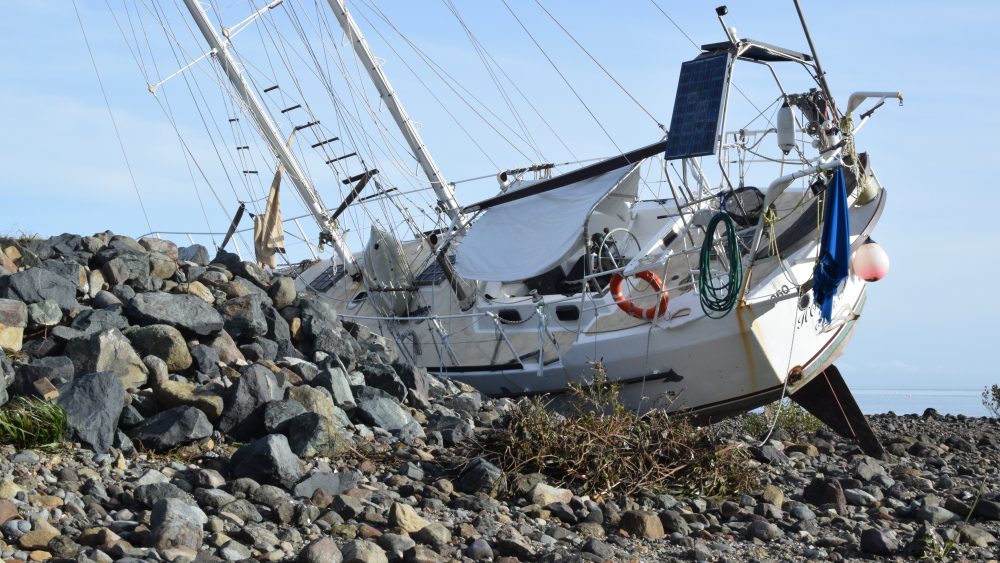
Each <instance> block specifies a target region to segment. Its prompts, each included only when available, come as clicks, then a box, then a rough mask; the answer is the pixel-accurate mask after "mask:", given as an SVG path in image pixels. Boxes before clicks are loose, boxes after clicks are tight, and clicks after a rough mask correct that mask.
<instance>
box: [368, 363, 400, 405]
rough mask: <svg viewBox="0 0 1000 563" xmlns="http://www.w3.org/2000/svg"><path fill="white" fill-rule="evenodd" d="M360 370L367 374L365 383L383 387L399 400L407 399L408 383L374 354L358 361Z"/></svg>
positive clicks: (382, 388) (379, 387) (370, 385)
mask: <svg viewBox="0 0 1000 563" xmlns="http://www.w3.org/2000/svg"><path fill="white" fill-rule="evenodd" d="M358 371H360V372H361V373H363V374H364V376H365V385H367V386H369V387H375V388H377V389H381V390H383V391H385V392H386V393H388V394H390V395H392V396H393V397H394V398H395V399H396V400H398V401H399V402H401V403H402V402H404V401H406V396H407V392H406V385H405V384H404V383H403V380H402V379H400V378H399V376H398V375H396V370H394V369H392V367H391V366H388V365H386V364H383V363H380V362H378V361H376V359H375V358H374V357H372V356H368V357H367V358H366V359H364V360H362V361H360V362H358Z"/></svg>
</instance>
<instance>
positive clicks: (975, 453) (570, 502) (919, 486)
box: [0, 233, 1000, 563]
mask: <svg viewBox="0 0 1000 563" xmlns="http://www.w3.org/2000/svg"><path fill="white" fill-rule="evenodd" d="M0 347H2V348H3V349H4V352H5V356H4V357H3V358H2V359H0V389H3V391H2V392H0V402H4V403H6V402H7V401H8V400H11V399H12V398H14V397H35V398H37V399H42V400H45V401H49V402H53V403H55V404H57V405H59V406H60V407H61V408H62V410H63V411H65V413H66V422H67V427H68V432H69V434H68V438H69V440H70V443H68V444H63V445H56V446H53V447H47V448H35V449H30V448H17V447H15V446H13V445H4V446H2V447H0V535H2V542H0V557H2V558H3V559H4V560H6V561H77V562H92V561H94V562H111V561H122V562H139V561H150V562H153V561H199V562H209V561H282V562H301V563H321V562H323V563H326V562H340V561H347V562H368V563H376V562H387V561H413V562H424V561H427V562H431V561H605V560H611V561H618V560H623V561H624V560H633V561H663V560H672V559H680V560H704V561H751V560H796V561H804V560H832V561H841V560H855V559H873V558H874V559H886V560H895V559H900V560H910V559H915V558H922V557H926V558H940V559H951V558H957V559H961V558H965V559H968V560H991V559H996V558H997V557H998V552H1000V545H998V543H997V539H996V538H997V536H998V534H1000V423H998V421H997V420H995V419H985V418H967V417H962V416H957V417H956V416H939V415H937V414H936V413H933V412H928V413H925V414H924V416H895V415H892V414H887V415H881V416H875V417H871V422H872V426H873V428H874V429H875V431H876V433H877V434H878V435H879V436H880V438H881V439H882V441H883V443H884V444H885V446H886V449H887V450H888V452H889V454H888V456H887V459H885V460H875V459H872V458H869V457H867V456H865V455H863V454H861V453H860V450H859V449H858V448H857V446H856V445H854V444H853V443H850V442H848V441H845V440H843V439H841V438H839V437H836V436H834V435H832V434H830V433H828V432H824V431H822V430H821V431H818V432H815V433H810V434H809V435H806V436H803V437H801V438H799V439H795V440H793V439H791V437H790V436H787V435H783V433H782V432H781V431H780V430H779V431H778V432H777V433H775V434H774V435H773V436H772V437H771V440H770V441H768V442H767V443H766V444H764V445H760V444H759V443H758V441H759V439H760V437H758V436H748V435H746V434H745V433H746V427H745V426H744V425H743V424H741V421H740V420H739V419H735V420H730V421H726V422H724V423H721V424H718V425H716V426H715V427H714V428H713V432H714V433H715V434H716V435H717V436H718V439H719V440H721V441H727V442H731V443H734V444H742V445H743V446H744V447H746V448H747V449H748V451H750V452H751V453H752V457H751V458H749V460H748V462H747V463H750V464H753V465H755V466H757V467H758V469H759V472H760V475H761V479H760V484H759V486H756V487H754V488H753V490H748V491H745V493H744V494H736V495H732V496H730V497H726V498H711V497H699V496H694V497H692V496H682V495H680V494H676V495H670V494H664V493H662V492H658V493H653V492H649V493H648V494H639V495H634V496H633V497H631V498H620V497H616V498H588V497H585V496H580V495H579V492H578V491H573V490H570V489H564V488H559V487H557V486H553V482H552V480H551V479H547V478H545V477H543V476H541V475H537V474H528V475H503V474H502V472H501V471H500V470H499V469H498V468H497V467H496V466H494V465H493V464H491V463H490V462H488V461H486V460H485V459H481V458H477V457H475V456H474V455H472V456H470V455H469V453H468V452H469V451H470V448H467V447H463V446H467V445H468V444H470V443H474V441H475V439H476V437H477V436H478V435H481V434H482V432H483V431H485V430H486V429H489V428H491V427H493V426H494V425H497V424H501V423H502V421H503V420H504V417H505V416H507V415H508V413H510V411H511V403H510V401H507V400H502V399H501V400H489V399H486V398H484V397H482V396H480V395H479V394H478V393H477V392H475V390H473V389H471V388H468V387H466V386H462V385H459V384H457V383H455V382H452V381H449V380H447V379H439V378H436V377H434V376H431V375H429V374H427V372H426V371H425V370H422V369H419V368H415V367H413V366H410V365H407V364H406V363H405V362H403V361H401V360H400V357H399V355H398V354H397V353H396V351H395V350H394V347H393V345H392V343H391V342H389V341H387V340H385V339H383V338H382V337H380V336H378V335H375V334H372V333H371V332H369V331H368V330H367V329H365V328H364V327H361V326H358V325H355V324H353V323H350V322H345V321H343V320H341V319H339V318H338V317H337V313H336V311H335V309H334V308H333V307H332V306H331V305H330V303H328V302H326V301H325V300H324V299H323V298H322V297H320V296H318V295H315V294H313V293H311V292H309V291H308V290H306V289H302V290H301V291H297V288H296V286H295V283H294V280H292V279H290V278H287V277H280V276H274V277H272V276H270V275H268V274H267V273H266V272H264V271H262V270H261V269H260V268H258V267H257V266H255V265H254V264H252V263H248V262H242V261H241V260H240V259H239V258H238V257H237V256H235V255H232V254H226V253H223V254H221V255H219V256H217V257H215V258H214V259H210V257H209V255H208V253H207V251H206V250H205V249H204V248H203V247H200V246H197V245H195V246H190V247H186V248H178V247H177V246H175V245H174V244H173V243H169V242H167V241H162V240H155V239H154V240H149V239H144V240H139V241H136V240H133V239H130V238H128V237H122V236H115V235H112V234H111V233H101V234H98V235H95V236H91V237H81V236H76V235H61V236H58V237H53V238H51V239H47V240H33V239H31V240H10V239H3V240H0ZM14 400H17V399H14ZM0 418H2V417H0ZM472 450H473V451H474V448H472ZM501 484H504V485H506V486H503V487H501V486H500V485H501Z"/></svg>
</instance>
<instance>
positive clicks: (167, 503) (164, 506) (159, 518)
mask: <svg viewBox="0 0 1000 563" xmlns="http://www.w3.org/2000/svg"><path fill="white" fill-rule="evenodd" d="M207 523H208V516H206V515H205V513H204V512H202V510H201V509H200V508H198V507H197V506H194V505H191V504H188V503H186V502H184V501H183V500H180V499H177V498H165V499H161V500H160V501H159V502H157V503H156V505H155V506H153V512H152V514H151V515H150V524H149V535H150V540H151V541H152V546H153V547H155V548H157V549H170V548H174V547H186V548H189V549H193V550H195V551H196V552H197V551H200V550H201V542H202V541H203V540H204V537H205V532H204V530H203V527H204V525H205V524H207Z"/></svg>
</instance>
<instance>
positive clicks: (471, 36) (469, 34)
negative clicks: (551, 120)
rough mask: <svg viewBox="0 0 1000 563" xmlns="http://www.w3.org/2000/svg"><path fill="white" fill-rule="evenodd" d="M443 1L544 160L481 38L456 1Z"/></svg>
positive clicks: (529, 142) (505, 102) (531, 143)
mask: <svg viewBox="0 0 1000 563" xmlns="http://www.w3.org/2000/svg"><path fill="white" fill-rule="evenodd" d="M442 3H443V4H444V5H445V7H446V8H448V10H449V11H450V12H451V14H452V15H453V16H455V19H456V20H458V23H459V25H461V27H462V30H463V31H465V35H466V37H467V38H468V39H469V43H471V44H472V48H473V49H475V51H476V54H477V55H478V56H479V60H480V62H482V63H483V68H485V69H486V72H487V74H489V76H490V80H492V81H493V84H494V86H496V88H497V92H499V93H500V97H501V98H503V101H504V104H505V105H506V106H507V110H508V111H510V114H511V116H513V117H514V121H516V122H517V124H518V126H519V127H520V128H521V132H523V133H524V137H525V139H526V140H527V141H528V144H529V145H530V146H531V148H532V149H534V151H535V153H536V154H537V155H538V158H539V159H541V160H543V161H544V160H545V157H544V156H543V155H542V151H541V149H539V147H538V143H537V142H535V139H534V137H532V136H531V132H530V131H529V130H528V126H527V124H526V123H525V121H524V119H523V118H522V117H521V114H520V113H519V112H518V111H517V110H516V109H515V108H514V104H513V102H512V101H511V99H510V96H509V95H508V94H507V89H506V88H504V86H503V84H502V83H501V82H500V80H499V78H498V77H497V74H496V72H494V70H493V67H491V66H490V64H489V62H488V61H487V59H486V56H485V50H486V49H485V48H484V47H483V45H482V44H481V43H480V42H479V39H478V38H476V36H475V35H474V34H473V33H472V30H471V29H469V26H468V25H466V23H465V19H464V18H463V17H462V14H460V13H459V11H458V7H457V6H455V3H454V2H452V0H442Z"/></svg>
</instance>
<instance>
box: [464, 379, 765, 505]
mask: <svg viewBox="0 0 1000 563" xmlns="http://www.w3.org/2000/svg"><path fill="white" fill-rule="evenodd" d="M619 390H620V386H619V385H615V384H611V383H608V380H607V376H606V374H605V373H604V370H603V368H602V367H601V366H600V365H595V366H594V377H593V382H592V383H591V384H590V385H587V386H574V387H571V388H570V390H569V403H570V407H569V409H568V414H560V413H559V412H556V411H555V410H553V409H552V408H550V407H551V406H552V405H551V399H547V398H528V399H523V400H521V401H519V402H518V403H517V404H516V405H515V406H514V408H513V410H512V412H511V413H510V414H509V415H508V416H507V417H505V419H504V421H503V422H502V423H501V424H499V425H498V426H496V427H495V428H493V429H492V430H491V431H490V432H487V433H485V434H484V435H482V436H480V437H479V439H478V440H476V442H475V443H474V445H473V446H472V447H471V450H473V451H470V452H469V454H470V455H480V456H483V457H485V458H486V459H488V460H489V461H490V462H492V463H493V464H495V465H496V466H498V467H499V468H500V469H502V470H504V472H505V473H506V474H507V475H508V476H513V475H515V474H517V473H535V472H537V473H542V474H544V475H546V476H547V478H548V480H549V482H550V483H553V484H556V485H559V486H568V487H571V488H573V489H574V490H576V491H577V492H579V493H580V494H588V495H591V496H595V497H607V496H613V495H623V496H631V495H635V494H638V493H652V494H657V493H662V492H672V493H682V494H708V495H725V494H730V493H733V492H737V491H746V490H749V489H752V488H753V487H754V485H755V484H756V482H757V473H756V470H755V469H753V468H752V467H751V465H752V464H750V463H748V462H749V455H748V452H747V451H746V450H745V449H744V448H743V447H741V446H740V445H737V444H727V443H721V442H720V441H718V440H717V439H716V438H715V437H713V436H712V434H711V433H710V432H709V431H708V430H707V429H706V428H699V427H697V426H695V425H694V424H692V423H691V421H690V420H689V419H688V418H687V417H685V416H683V415H677V414H668V413H667V412H665V411H662V410H655V411H652V412H649V413H647V414H644V415H639V414H637V413H636V412H635V411H633V410H631V409H629V408H627V407H626V406H625V405H624V404H622V402H621V400H620V399H619V396H618V391H619ZM563 411H564V412H566V409H563Z"/></svg>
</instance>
